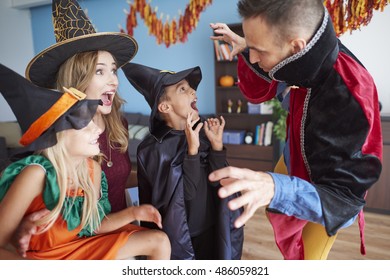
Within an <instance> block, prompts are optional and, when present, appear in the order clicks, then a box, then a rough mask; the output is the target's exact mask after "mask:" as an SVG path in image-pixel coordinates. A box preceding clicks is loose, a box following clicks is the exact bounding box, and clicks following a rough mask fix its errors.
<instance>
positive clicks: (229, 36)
mask: <svg viewBox="0 0 390 280" xmlns="http://www.w3.org/2000/svg"><path fill="white" fill-rule="evenodd" d="M210 27H211V28H212V29H213V30H214V32H215V33H216V34H219V36H210V39H211V40H219V41H224V42H226V43H228V44H229V45H231V46H232V47H233V49H232V52H231V53H230V57H229V59H230V61H232V60H233V57H234V56H235V55H237V54H239V53H241V52H242V51H243V50H245V48H246V41H245V38H243V37H241V36H239V35H238V34H236V33H234V32H233V31H232V30H231V29H230V28H229V27H228V26H227V25H226V24H225V23H210Z"/></svg>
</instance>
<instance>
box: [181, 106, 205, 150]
mask: <svg viewBox="0 0 390 280" xmlns="http://www.w3.org/2000/svg"><path fill="white" fill-rule="evenodd" d="M192 116H193V113H192V112H190V113H188V116H187V124H186V128H185V130H184V131H185V133H186V137H187V142H188V154H189V155H191V156H193V155H196V154H198V151H199V146H200V142H199V131H200V130H201V128H202V127H203V124H202V123H199V124H198V125H197V126H196V127H195V129H192V127H193V126H194V125H195V124H196V123H197V122H198V121H199V119H200V118H197V119H196V120H192Z"/></svg>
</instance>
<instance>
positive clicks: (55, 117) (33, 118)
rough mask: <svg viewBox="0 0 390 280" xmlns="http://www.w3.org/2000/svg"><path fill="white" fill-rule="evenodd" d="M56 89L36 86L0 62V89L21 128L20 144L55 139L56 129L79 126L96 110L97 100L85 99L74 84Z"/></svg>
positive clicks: (40, 144)
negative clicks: (68, 87) (60, 90)
mask: <svg viewBox="0 0 390 280" xmlns="http://www.w3.org/2000/svg"><path fill="white" fill-rule="evenodd" d="M65 90H66V91H65V92H59V91H55V90H50V89H46V88H41V87H38V86H36V85H34V84H32V83H31V82H30V81H28V80H26V79H25V78H24V77H22V76H21V75H19V74H18V73H16V72H14V71H13V70H11V69H9V68H8V67H6V66H4V65H3V64H1V63H0V92H1V94H2V95H3V96H4V98H5V100H6V101H7V103H8V104H9V105H10V107H11V109H12V111H13V113H14V114H15V116H16V119H17V121H18V123H19V126H20V128H21V130H22V133H23V135H22V138H21V139H20V144H22V145H23V146H28V149H26V150H29V151H35V150H40V149H44V148H48V147H51V146H53V145H55V144H56V143H57V138H56V133H57V132H59V131H62V130H66V129H71V128H74V129H81V128H83V127H85V126H87V125H88V123H89V122H90V121H91V120H92V118H93V116H94V115H95V113H96V109H97V107H98V105H99V104H100V103H101V101H100V100H88V99H85V97H86V95H85V94H84V93H82V92H80V91H78V90H76V89H74V88H70V89H65Z"/></svg>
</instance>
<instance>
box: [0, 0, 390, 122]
mask: <svg viewBox="0 0 390 280" xmlns="http://www.w3.org/2000/svg"><path fill="white" fill-rule="evenodd" d="M8 1H11V0H8ZM3 2H4V1H0V7H1V9H0V34H1V35H2V38H7V37H11V36H13V37H16V38H13V39H12V40H10V41H7V40H6V42H5V43H3V42H2V44H0V50H1V51H0V58H1V59H0V62H1V63H4V64H6V65H7V66H10V67H11V66H13V65H15V64H16V63H17V64H18V65H16V66H15V68H18V69H19V70H18V71H20V73H23V72H24V67H25V65H27V63H28V61H29V60H30V59H31V58H32V57H33V54H32V53H31V52H32V47H31V46H32V44H31V31H30V28H32V37H33V38H34V50H35V52H34V53H38V52H40V51H42V50H43V49H44V48H46V47H48V46H50V45H51V44H53V43H54V34H53V27H52V23H51V5H45V6H41V7H37V8H32V9H31V27H30V25H29V24H28V22H29V20H30V13H29V12H28V10H22V11H18V10H14V9H11V8H9V5H8V6H7V5H5V4H3ZM6 2H7V1H6ZM108 2H109V5H107V3H108ZM188 2H189V0H177V1H167V0H153V1H152V2H151V5H152V6H157V7H158V12H159V14H160V13H163V18H164V19H165V18H166V16H167V15H169V16H170V18H173V17H174V16H176V17H177V16H178V14H179V13H178V10H179V9H180V10H182V11H183V10H184V8H185V6H186V5H187V3H188ZM79 3H80V5H81V6H82V7H83V8H84V9H87V11H88V15H89V17H90V18H91V20H92V22H93V23H94V25H95V27H96V29H97V31H119V27H118V26H119V25H121V26H125V23H126V15H125V13H124V11H123V10H124V9H127V10H129V9H128V4H127V2H126V0H110V1H107V0H79ZM236 3H237V0H213V4H212V5H211V6H209V7H207V8H206V10H205V12H203V13H202V14H201V16H200V21H199V23H198V26H197V28H196V30H195V31H193V32H192V33H191V34H189V36H188V41H187V42H186V43H185V44H181V43H179V44H177V45H174V46H171V47H169V48H166V47H165V46H164V45H157V44H156V43H155V38H154V37H151V36H149V35H148V31H147V29H146V27H145V25H144V23H143V20H142V19H140V18H138V27H136V29H135V34H134V37H135V38H136V39H137V41H138V44H139V52H138V54H137V55H136V57H135V58H134V60H133V61H134V62H137V63H142V64H145V65H149V66H152V67H155V68H161V69H171V70H176V71H178V70H182V69H185V68H189V67H193V66H195V65H199V66H200V67H201V68H202V72H203V80H202V82H201V84H200V85H199V88H198V98H199V101H198V103H199V104H198V105H199V109H200V111H201V113H204V114H210V113H214V112H215V100H214V54H213V47H212V42H211V40H210V39H209V36H210V35H211V33H212V31H211V29H210V28H209V23H210V22H226V23H235V22H239V20H240V19H239V16H238V14H237V10H236ZM222 11H223V12H222ZM9 26H12V30H11V29H10V28H9ZM388 26H390V8H389V7H388V6H387V7H386V9H385V11H384V12H375V13H374V16H373V19H372V21H371V23H370V24H369V25H368V26H363V27H362V28H361V31H354V32H353V33H352V35H350V34H345V35H343V36H342V37H341V38H340V39H341V40H342V42H343V43H344V44H345V45H346V46H347V47H348V48H350V49H351V50H352V51H353V52H354V53H355V54H356V55H357V56H358V58H359V59H360V61H361V62H362V63H363V64H364V65H365V66H366V67H367V69H368V70H369V71H370V72H371V73H372V75H373V77H374V79H375V81H376V83H377V87H378V93H379V98H380V101H381V102H382V105H383V110H382V112H383V113H390V94H389V89H390V85H389V83H390V79H389V78H388V77H386V76H385V75H387V74H386V73H388V71H387V67H388V64H389V63H390V52H389V51H388V44H389V42H388V39H389V35H388V30H387V29H386V28H387V27H388ZM21 34H23V35H22V36H21ZM4 44H5V46H4ZM4 48H8V50H7V49H5V50H4V51H3V49H4ZM15 48H16V49H15ZM15 50H17V51H15ZM3 58H5V59H3ZM385 67H386V68H385ZM120 83H121V86H120V92H121V95H122V96H123V97H124V98H125V99H126V100H127V104H126V106H125V110H126V111H129V112H141V113H146V114H148V113H149V112H150V109H149V107H148V106H147V104H146V102H145V100H144V99H143V97H142V96H141V95H140V94H138V92H136V91H135V89H133V88H132V86H131V85H130V84H129V83H128V82H127V80H126V78H125V77H124V75H123V74H122V73H120ZM4 103H5V101H4V102H2V100H0V110H1V111H0V112H1V113H0V120H1V118H2V117H3V115H4V113H3V108H4V106H8V105H7V104H5V105H4Z"/></svg>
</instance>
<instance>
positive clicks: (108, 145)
mask: <svg viewBox="0 0 390 280" xmlns="http://www.w3.org/2000/svg"><path fill="white" fill-rule="evenodd" d="M107 148H108V154H109V159H108V161H107V167H108V168H110V167H112V166H113V165H114V163H113V162H112V161H111V147H110V140H108V141H107Z"/></svg>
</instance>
